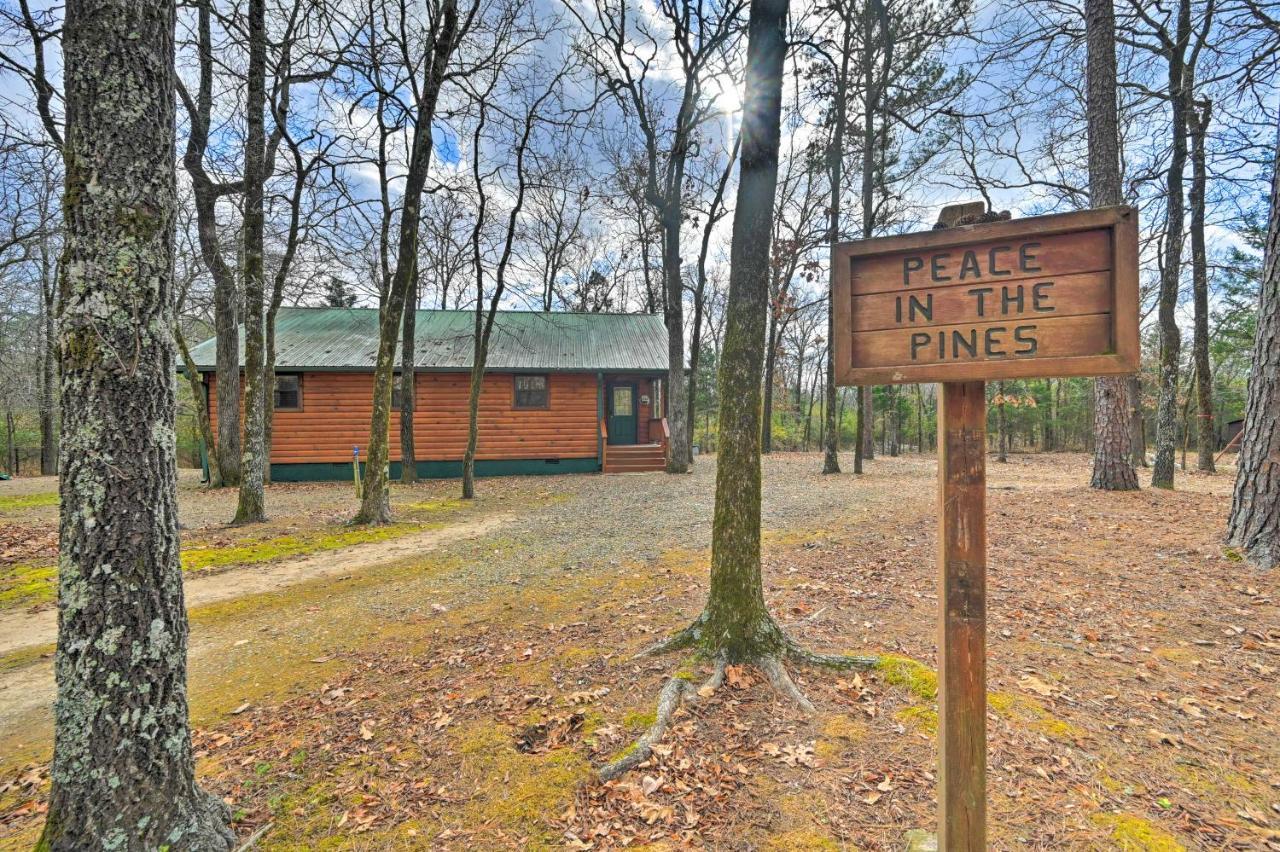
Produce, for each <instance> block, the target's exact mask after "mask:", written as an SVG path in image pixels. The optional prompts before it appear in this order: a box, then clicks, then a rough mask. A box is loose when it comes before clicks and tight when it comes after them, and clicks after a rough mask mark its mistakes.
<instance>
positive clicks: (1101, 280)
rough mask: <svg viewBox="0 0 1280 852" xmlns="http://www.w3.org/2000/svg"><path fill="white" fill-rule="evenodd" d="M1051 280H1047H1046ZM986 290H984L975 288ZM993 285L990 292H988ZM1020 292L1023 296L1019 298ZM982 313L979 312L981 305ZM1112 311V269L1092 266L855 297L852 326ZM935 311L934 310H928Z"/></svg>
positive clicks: (904, 328) (907, 327) (906, 326)
mask: <svg viewBox="0 0 1280 852" xmlns="http://www.w3.org/2000/svg"><path fill="white" fill-rule="evenodd" d="M1046 285H1048V286H1046ZM974 290H982V291H984V292H982V293H973V292H971V291H974ZM985 291H989V292H985ZM1019 296H1020V297H1021V299H1020V301H1019ZM980 307H981V308H982V310H983V313H982V314H981V315H979V313H978V311H979V308H980ZM1110 311H1111V275H1110V273H1109V272H1089V273H1084V274H1081V275H1063V276H1058V277H1049V278H1030V279H1027V280H1024V281H1014V282H1010V283H1007V284H1006V283H1004V282H1000V283H998V284H988V283H978V284H973V285H972V286H965V287H924V288H915V287H913V288H911V289H910V290H899V291H896V292H892V293H873V294H868V295H863V296H854V297H853V311H852V314H851V316H852V321H853V331H855V332H857V331H881V330H885V329H897V330H899V331H901V332H907V333H909V332H910V331H913V330H915V329H917V328H926V327H928V326H934V325H947V324H956V323H976V322H989V321H993V320H1005V319H1007V320H1015V319H1017V320H1019V321H1021V320H1024V319H1025V320H1027V321H1032V322H1034V321H1035V320H1038V319H1041V318H1046V317H1067V316H1081V315H1084V314H1104V313H1109V312H1110ZM930 313H931V314H932V316H930V315H929V314H930Z"/></svg>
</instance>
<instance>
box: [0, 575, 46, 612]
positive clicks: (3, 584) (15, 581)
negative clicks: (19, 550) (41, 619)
mask: <svg viewBox="0 0 1280 852" xmlns="http://www.w3.org/2000/svg"><path fill="white" fill-rule="evenodd" d="M57 596H58V569H57V568H56V567H55V566H53V565H31V564H19V565H11V566H9V567H8V568H6V569H4V571H3V573H0V609H11V608H15V607H23V606H34V605H35V604H38V603H43V602H45V601H51V600H53V599H54V598H56V597H57Z"/></svg>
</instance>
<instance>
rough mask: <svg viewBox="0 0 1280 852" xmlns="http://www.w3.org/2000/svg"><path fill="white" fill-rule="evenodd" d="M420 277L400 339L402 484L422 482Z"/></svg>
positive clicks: (412, 285) (412, 283)
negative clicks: (417, 349)
mask: <svg viewBox="0 0 1280 852" xmlns="http://www.w3.org/2000/svg"><path fill="white" fill-rule="evenodd" d="M418 281H419V279H418V275H417V272H416V270H415V272H414V274H413V275H412V276H410V278H409V292H408V294H406V296H405V312H404V323H403V330H402V332H401V335H400V481H401V482H406V483H408V482H417V481H418V455H417V453H416V452H415V450H414V446H413V413H414V411H415V410H416V409H417V402H418V400H417V385H418V381H417V373H415V372H414V369H415V367H414V364H415V357H416V356H415V355H414V340H415V337H414V336H415V335H416V334H417V330H418Z"/></svg>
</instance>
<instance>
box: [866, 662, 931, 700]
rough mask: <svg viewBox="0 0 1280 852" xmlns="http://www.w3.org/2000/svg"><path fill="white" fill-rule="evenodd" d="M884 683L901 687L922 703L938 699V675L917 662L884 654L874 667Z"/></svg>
mask: <svg viewBox="0 0 1280 852" xmlns="http://www.w3.org/2000/svg"><path fill="white" fill-rule="evenodd" d="M876 668H877V669H879V670H880V673H881V675H882V676H883V677H884V679H885V682H886V683H891V684H893V685H894V686H901V687H903V688H904V689H906V690H907V691H908V692H910V693H911V694H912V695H914V696H915V697H916V698H919V699H921V700H923V701H932V700H934V699H935V698H937V697H938V673H937V672H935V671H934V670H933V669H931V668H929V667H928V666H926V665H925V664H924V663H921V662H919V661H918V660H913V659H911V658H910V657H897V656H894V655H893V654H885V655H883V656H881V657H880V662H879V663H878V664H877V665H876Z"/></svg>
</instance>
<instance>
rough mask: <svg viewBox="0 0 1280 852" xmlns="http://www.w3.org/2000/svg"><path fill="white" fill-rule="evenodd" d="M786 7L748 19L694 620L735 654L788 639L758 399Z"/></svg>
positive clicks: (754, 653)
mask: <svg viewBox="0 0 1280 852" xmlns="http://www.w3.org/2000/svg"><path fill="white" fill-rule="evenodd" d="M787 7H788V2H787V0H753V2H752V3H751V13H750V19H749V23H748V42H747V64H746V67H747V79H746V94H745V98H744V103H745V108H744V110H743V120H742V168H741V172H740V174H739V180H738V197H737V204H736V205H735V208H734V217H733V235H732V242H731V245H730V272H729V301H728V306H727V312H726V320H725V333H724V346H723V349H722V353H723V354H722V356H721V364H720V375H719V383H720V389H719V390H720V393H719V396H720V447H719V460H718V463H717V466H716V503H715V519H714V524H713V527H712V540H711V542H712V543H711V588H710V591H709V593H708V596H707V605H706V610H705V611H704V613H703V615H702V616H701V617H700V619H699V622H700V623H699V625H698V627H697V628H696V632H697V633H698V635H699V637H700V638H699V641H700V643H701V644H702V645H703V646H704V647H705V648H706V649H707V650H708V651H709V652H711V653H713V654H714V655H716V656H718V657H720V658H721V659H724V660H726V661H728V662H736V661H741V660H755V659H759V658H760V657H762V656H768V655H771V654H776V653H778V652H779V651H780V650H781V649H782V645H783V643H784V641H785V639H784V637H783V635H782V631H781V630H780V629H779V628H778V626H777V624H776V623H775V622H774V620H773V618H772V617H771V616H770V614H769V610H768V608H767V606H766V605H765V602H764V587H763V584H762V579H761V570H760V403H761V379H762V367H763V362H764V351H763V349H764V343H765V321H766V317H767V315H768V310H769V251H770V237H771V235H772V231H773V207H774V194H775V191H776V189H777V183H778V150H779V140H780V136H781V127H780V122H781V109H782V66H783V59H784V57H785V55H786V39H785V28H786V18H787Z"/></svg>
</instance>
